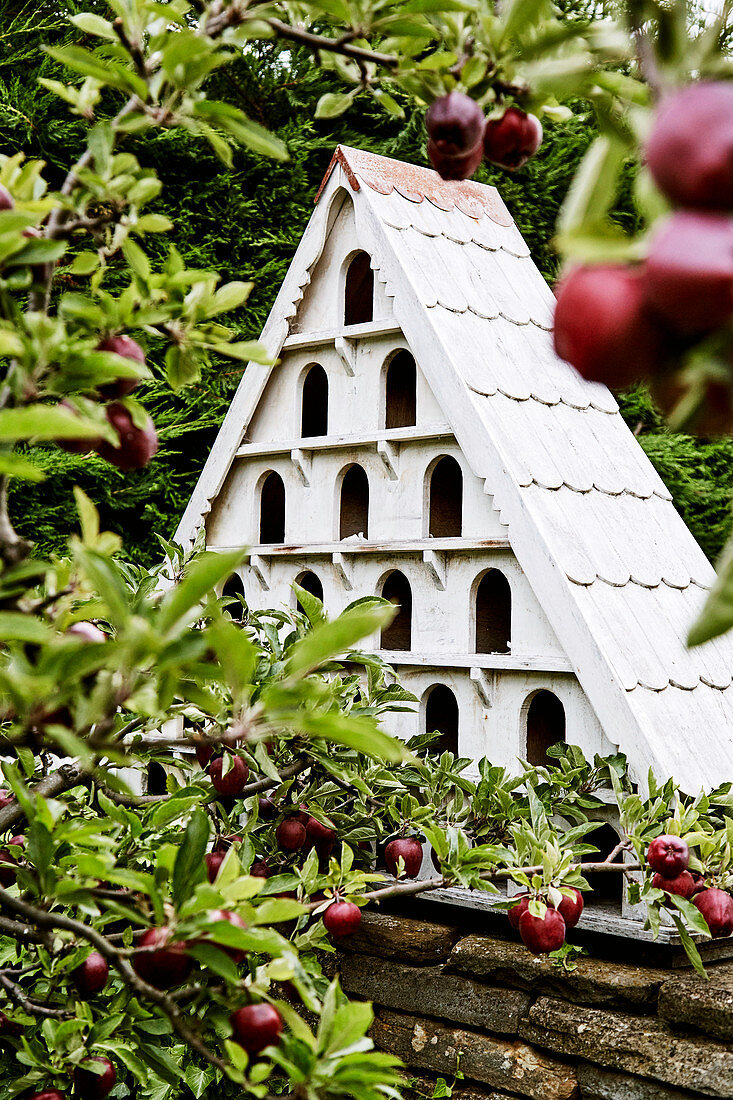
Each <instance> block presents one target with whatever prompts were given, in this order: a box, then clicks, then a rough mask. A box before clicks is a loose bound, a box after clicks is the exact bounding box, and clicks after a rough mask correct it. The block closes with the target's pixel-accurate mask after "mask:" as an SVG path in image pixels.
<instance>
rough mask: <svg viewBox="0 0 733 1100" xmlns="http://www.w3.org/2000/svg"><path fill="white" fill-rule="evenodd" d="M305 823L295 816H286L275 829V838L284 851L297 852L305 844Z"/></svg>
mask: <svg viewBox="0 0 733 1100" xmlns="http://www.w3.org/2000/svg"><path fill="white" fill-rule="evenodd" d="M305 837H306V832H305V825H304V824H303V822H302V821H298V819H297V817H286V818H285V820H284V821H281V822H280V824H279V825H278V827H277V829H276V830H275V839H276V840H277V843H278V846H279V847H280V848H282V850H283V851H284V852H297V851H298V850H299V849H300V848H302V847H303V845H304V844H305Z"/></svg>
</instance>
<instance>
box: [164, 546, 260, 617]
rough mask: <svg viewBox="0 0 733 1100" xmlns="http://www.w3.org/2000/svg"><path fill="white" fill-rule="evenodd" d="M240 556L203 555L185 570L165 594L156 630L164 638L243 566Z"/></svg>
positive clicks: (240, 553)
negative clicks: (157, 629)
mask: <svg viewBox="0 0 733 1100" xmlns="http://www.w3.org/2000/svg"><path fill="white" fill-rule="evenodd" d="M242 556H243V555H242V552H241V551H239V550H230V551H228V552H227V553H224V554H216V553H214V552H213V551H205V552H204V553H203V554H199V556H198V557H196V558H194V559H193V560H192V561H191V562H190V563H189V565H188V566H187V567H186V569H185V571H184V575H183V579H182V580H181V581H179V583H178V584H177V585H175V587H174V588H171V590H170V591H169V592H167V593H166V595H165V597H164V599H163V602H162V604H161V607H160V616H159V619H158V626H159V629H160V630H161V632H162V633H163V634H166V633H167V632H168V631H170V630H172V629H173V627H175V626H176V625H177V624H178V623H179V621H180V620H181V619H183V618H184V616H187V615H188V614H189V613H190V612H191V610H192V609H193V608H196V607H198V605H199V604H200V602H201V601H202V600H203V599H204V598H205V597H206V596H209V595H211V594H212V593H213V590H214V588H215V587H216V585H217V584H219V582H220V581H223V580H224V579H225V577H228V576H229V574H230V573H231V572H233V570H234V569H236V567H237V566H238V565H241V562H242Z"/></svg>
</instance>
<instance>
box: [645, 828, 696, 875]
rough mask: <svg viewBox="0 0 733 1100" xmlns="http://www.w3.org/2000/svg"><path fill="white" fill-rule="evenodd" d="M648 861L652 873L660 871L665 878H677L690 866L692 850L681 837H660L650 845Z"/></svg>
mask: <svg viewBox="0 0 733 1100" xmlns="http://www.w3.org/2000/svg"><path fill="white" fill-rule="evenodd" d="M646 859H647V863H648V864H649V866H650V867H651V869H652V871H658V872H659V874H660V875H662V876H663V877H664V878H676V877H677V875H679V873H680V871H686V870H687V868H688V866H689V863H690V849H689V848H688V846H687V841H686V840H682V838H681V837H678V836H667V835H664V836H658V837H656V839H655V840H653V841H652V842H651V844H650V845H649V847H648V849H647V853H646Z"/></svg>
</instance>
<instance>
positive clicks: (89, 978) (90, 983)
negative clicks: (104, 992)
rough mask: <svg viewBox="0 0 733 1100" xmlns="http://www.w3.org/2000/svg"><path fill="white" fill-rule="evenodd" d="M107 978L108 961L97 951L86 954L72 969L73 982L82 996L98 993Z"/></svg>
mask: <svg viewBox="0 0 733 1100" xmlns="http://www.w3.org/2000/svg"><path fill="white" fill-rule="evenodd" d="M108 978H109V963H108V962H107V960H106V959H105V958H104V956H103V955H100V954H99V952H98V951H92V953H91V955H87V957H86V959H85V960H84V962H83V963H82V964H81V966H77V968H76V970H75V971H74V982H75V984H76V988H77V989H78V990H79V992H80V993H81V995H82V997H90V996H92V994H94V993H99V991H100V990H101V989H104V987H105V986H106V984H107V979H108Z"/></svg>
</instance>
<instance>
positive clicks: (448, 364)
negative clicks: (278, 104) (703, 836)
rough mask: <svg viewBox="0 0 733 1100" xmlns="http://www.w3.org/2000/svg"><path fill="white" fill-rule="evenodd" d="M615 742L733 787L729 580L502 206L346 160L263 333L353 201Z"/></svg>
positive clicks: (222, 448) (229, 436) (471, 456)
mask: <svg viewBox="0 0 733 1100" xmlns="http://www.w3.org/2000/svg"><path fill="white" fill-rule="evenodd" d="M342 189H345V190H346V191H347V192H348V193H349V194H350V196H351V198H352V200H353V203H354V215H355V223H356V231H357V237H358V240H359V242H360V246H361V247H363V248H364V250H365V251H367V252H368V253H369V254H370V256H371V257H372V267H373V268H374V270H375V276H376V278H377V279H379V280H381V282H382V283H384V285H385V290H386V293H387V295H388V296H389V297H390V299H391V300H392V305H393V311H394V315H395V318H396V321H397V323H398V324H399V325H400V327H401V328H402V330H403V332H404V335H405V338H406V339H407V341H408V343H409V345H410V347H411V349H412V351H413V353H414V355H415V358H416V359H417V361H418V363H419V364H420V368H421V370H422V371H423V373H424V374H425V376H426V378H427V381H428V383H429V385H430V387H431V389H432V390H433V392H434V394H435V396H436V398H437V400H438V402H439V404H440V405H441V407H442V409H443V412H444V414H445V416H446V418H447V420H448V422H449V423H450V425H451V428H452V430H453V432H454V433H455V436H456V439H457V441H458V444H459V446H460V447H461V449H462V450H463V453H464V455H465V457H466V459H467V461H468V463H469V465H470V467H471V469H472V470H473V472H474V473H475V474H476V475H477V476H478V477H480V478H483V479H485V480H486V491H487V492H488V493H490V494H492V496H493V502H494V506H495V507H496V508H497V509H499V510H500V512H501V518H502V521H503V522H505V523H507V524H508V529H509V537H510V540H511V545H512V549H513V551H514V553H515V554H516V557H517V560H518V562H519V565H520V567H521V568H522V570H523V571H524V573H525V575H526V576H527V578H528V580H529V583H530V584H531V586H532V588H533V590H534V592H535V594H536V596H537V598H538V599H539V601H540V603H541V605H542V607H543V609H544V611H545V613H546V614H547V616H548V618H549V620H550V622H551V624H552V627H553V629H554V630H555V633H556V635H557V637H558V639H559V641H560V644H561V645H562V647H563V648H564V650H565V653H566V655H567V657H568V659H569V660H570V662H571V664H572V666H573V669H574V671H575V672H576V674H577V676H578V679H579V681H580V684H581V686H582V688H583V690H584V691H585V693H586V695H587V697H588V699H589V701H590V703H591V705H592V706H593V708H594V710H595V711H596V714H597V715H598V718H599V720H600V722H601V724H602V726H603V727H604V729H605V731H606V734H607V735H608V737H609V739H610V740H611V741H612V742H613V743H614V744H617V745H618V746H619V747H620V749H621V751H623V752H625V753H626V754H627V755H628V757H629V760H630V763H631V767H632V773H633V774H634V776H635V778H636V779H637V780H638V781H639V782H641V783H642V784H643V783H644V780H645V775H646V770H647V768H648V767H650V766H651V767H652V768H653V769H654V771H655V773H656V774H657V775H658V776H659V777H660V778H661V777H667V776H669V775H673V776H674V777H675V778H676V779H677V780H678V781H679V782H680V783H681V785H682V786H683V788H684V789H686V790H688V791H696V790H697V789H699V788H700V787H701V786H705V787H708V788H709V787H713V786H717V785H718V784H719V783H720V782H722V781H723V780H725V779H731V778H733V636H723V637H722V638H720V639H717V640H715V641H712V642H709V643H707V644H705V645H703V646H700V647H697V648H696V649H693V650H689V649H687V648H686V645H685V636H686V632H687V630H688V628H689V626H690V624H691V622H692V621H693V619H694V617H695V616H696V614H697V612H698V611H699V609H700V607H701V605H702V603H703V601H704V598H705V594H706V590H707V589H708V588H709V587H710V585H711V583H712V581H713V579H714V571H713V569H712V567H711V566H710V564H709V562H708V561H707V559H706V558H705V555H704V554H703V552H702V550H701V549H700V547H699V546H698V545H697V543H696V542H695V540H694V538H693V537H692V535H691V533H690V532H689V531H688V529H687V527H686V526H685V524H684V523H683V521H682V519H681V518H680V516H679V515H678V513H677V512H676V510H675V508H674V505H673V504H672V500H671V496H670V494H669V492H668V490H667V489H666V487H665V485H664V484H663V482H662V481H661V479H660V478H659V476H658V475H657V473H656V471H655V470H654V468H653V466H652V465H651V463H650V462H649V460H648V459H647V457H646V455H645V454H644V452H643V450H642V448H641V447H640V446H639V444H638V442H637V440H636V439H635V438H634V436H633V435H632V433H631V432H630V431H629V429H628V428H627V427H626V425H625V423H624V421H623V419H622V417H621V415H620V413H619V411H618V406H617V404H616V401H615V400H614V398H613V396H612V395H611V394H610V393H609V391H608V390H607V389H606V388H605V387H604V386H600V385H597V384H595V383H588V382H585V381H584V380H583V379H582V378H580V377H579V376H578V375H577V374H576V373H575V371H574V370H573V369H572V368H571V367H570V366H568V365H567V364H565V363H564V362H562V361H561V360H560V359H558V358H557V356H556V355H555V354H554V351H553V348H552V338H551V325H552V308H553V301H554V299H553V295H552V292H551V291H550V289H549V288H548V286H547V284H546V283H545V281H544V279H543V278H542V276H541V274H540V272H539V271H538V269H537V268H536V266H535V265H534V263H533V262H532V259H531V258H530V255H529V251H528V249H527V246H526V244H525V243H524V241H523V239H522V237H521V235H520V234H519V232H518V230H517V228H516V226H515V225H514V223H513V221H512V218H511V216H510V215H509V213H508V211H507V209H506V207H505V206H504V204H503V202H502V201H501V198H500V197H499V195H498V193H497V191H496V190H495V189H494V188H493V187H486V186H484V185H482V184H478V183H475V182H473V181H467V182H464V183H446V182H444V181H442V180H441V179H440V178H439V177H438V176H437V175H436V173H434V172H432V171H430V170H428V169H425V168H419V167H416V166H414V165H405V164H401V163H400V162H397V161H393V160H388V159H387V158H384V157H378V156H375V155H373V154H370V153H365V152H363V151H360V150H355V149H349V148H347V147H343V146H340V147H339V148H338V149H337V151H336V154H335V155H334V158H333V161H332V163H331V166H330V168H329V170H328V173H327V175H326V178H325V180H324V182H323V185H322V187H321V190H320V192H319V195H318V200H317V205H316V209H315V212H314V214H313V217H312V218H311V221H310V223H309V226H308V228H307V230H306V233H305V234H304V236H303V239H302V241H301V244H300V245H299V247H298V249H297V252H296V254H295V257H294V259H293V262H292V265H291V267H290V269H289V271H288V274H287V276H286V279H285V281H284V283H283V286H282V288H281V290H280V293H279V294H278V296H277V299H276V301H275V304H274V306H273V309H272V312H271V314H270V317H269V318H268V321H267V324H266V325H265V329H264V330H263V334H262V341H263V343H264V345H265V347H266V349H267V350H268V352H269V353H270V354H271V355H273V356H277V355H278V354H279V352H280V350H281V348H282V345H283V342H284V340H285V337H286V336H287V334H288V329H289V324H290V321H291V320H292V318H293V317H294V315H295V312H296V309H297V306H298V303H299V301H300V300H301V298H302V297H303V293H304V290H305V288H306V287H307V285H308V282H309V280H310V273H311V272H312V271H313V268H314V265H315V263H316V262H317V260H318V257H319V256H320V254H321V251H322V248H323V244H324V240H325V236H326V232H327V228H328V216H329V210H330V208H331V205H332V202H333V200H334V198H336V197H337V195H338V193H339V192H341V191H342ZM268 374H269V371H268V368H263V367H261V366H258V365H257V364H250V365H249V366H248V368H247V371H246V372H245V375H244V378H243V380H242V383H241V385H240V387H239V389H238V391H237V394H236V396H235V398H234V400H233V402H232V405H231V408H230V410H229V412H228V414H227V416H226V418H225V421H224V424H223V426H222V428H221V431H220V433H219V436H218V438H217V440H216V443H215V444H214V447H213V449H212V452H211V454H210V456H209V459H208V461H207V463H206V466H205V468H204V471H203V473H202V475H201V478H200V480H199V483H198V485H197V487H196V489H195V491H194V494H193V497H192V499H191V502H190V504H189V506H188V508H187V509H186V512H185V514H184V516H183V519H182V521H181V524H180V526H179V529H178V534H177V537H178V539H179V540H180V541H186V540H188V539H191V538H193V536H194V534H195V532H196V530H197V528H198V527H199V526H200V525H201V522H202V517H203V516H204V515H205V514H206V513H207V512H208V510H209V508H210V502H211V501H212V500H213V499H214V498H215V497H216V495H217V493H218V491H219V489H220V488H221V486H222V484H223V481H224V478H225V477H226V474H227V472H228V470H229V467H230V465H231V463H232V461H233V459H234V455H235V453H236V451H237V448H238V447H239V445H240V443H241V440H242V436H243V434H244V432H245V430H246V428H247V426H248V423H249V421H250V419H251V417H252V414H253V412H254V410H255V408H256V406H257V403H258V401H259V399H260V397H261V395H262V393H263V391H264V387H265V385H266V382H267V378H268Z"/></svg>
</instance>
